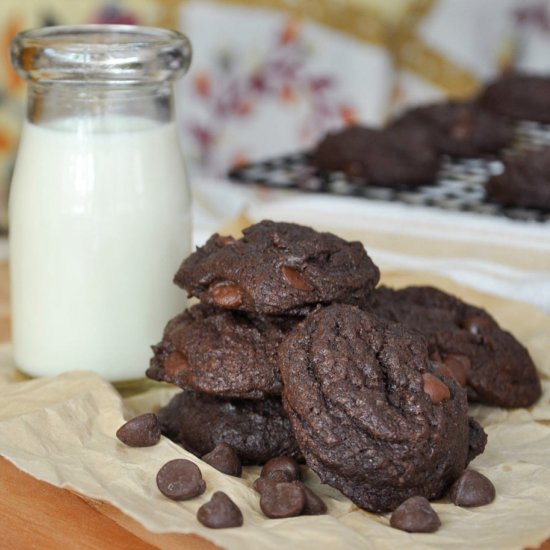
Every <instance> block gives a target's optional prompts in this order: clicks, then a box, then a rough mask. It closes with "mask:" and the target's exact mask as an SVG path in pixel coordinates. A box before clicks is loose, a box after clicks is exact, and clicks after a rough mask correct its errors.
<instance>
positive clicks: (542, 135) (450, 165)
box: [229, 122, 550, 223]
mask: <svg viewBox="0 0 550 550" xmlns="http://www.w3.org/2000/svg"><path fill="white" fill-rule="evenodd" d="M543 146H550V125H549V124H546V125H545V124H540V123H536V122H522V123H520V124H519V125H518V128H517V138H516V142H515V144H514V146H513V148H512V149H511V150H509V151H505V152H504V153H503V155H508V154H515V153H516V152H517V151H521V150H525V149H532V148H540V147H543ZM502 169H503V165H502V162H501V161H500V160H499V158H497V157H494V158H484V159H451V158H448V157H442V160H441V166H440V170H439V173H438V176H437V179H436V182H435V183H434V184H432V185H424V186H420V187H414V188H411V187H405V186H404V187H401V188H398V187H392V188H390V187H382V186H375V185H370V184H368V182H365V181H364V180H360V179H351V178H349V177H347V176H346V175H345V174H343V173H340V172H321V171H319V170H317V168H315V167H314V166H312V164H311V155H310V154H309V153H307V152H300V153H295V154H291V155H286V156H282V157H277V158H273V159H268V160H266V161H263V162H256V163H253V164H248V165H246V166H244V167H242V168H238V169H235V170H232V171H231V172H230V173H229V177H230V178H231V179H232V180H234V181H237V182H241V183H245V184H259V185H263V186H266V187H270V188H278V189H297V190H300V191H305V192H310V193H328V194H331V195H341V196H354V197H364V198H368V199H374V200H381V201H389V202H401V203H405V204H411V205H416V206H429V207H435V208H442V209H446V210H454V211H460V212H476V213H479V214H485V215H490V216H501V217H507V218H512V219H515V220H524V221H534V222H540V223H548V222H550V211H545V210H539V209H534V208H516V207H509V206H502V205H499V204H496V203H492V202H489V201H487V200H486V199H485V184H486V183H487V180H488V179H489V177H490V176H492V175H496V174H499V173H500V172H501V171H502Z"/></svg>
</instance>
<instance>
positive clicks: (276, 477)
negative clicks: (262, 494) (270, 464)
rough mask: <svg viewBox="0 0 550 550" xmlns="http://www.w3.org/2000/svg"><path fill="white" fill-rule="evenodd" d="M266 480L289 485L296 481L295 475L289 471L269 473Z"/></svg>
mask: <svg viewBox="0 0 550 550" xmlns="http://www.w3.org/2000/svg"><path fill="white" fill-rule="evenodd" d="M264 478H265V479H270V480H271V481H275V483H288V482H290V481H294V480H295V479H296V478H295V477H294V475H293V474H292V473H291V472H289V471H287V470H273V471H271V472H268V473H267V475H265V476H264Z"/></svg>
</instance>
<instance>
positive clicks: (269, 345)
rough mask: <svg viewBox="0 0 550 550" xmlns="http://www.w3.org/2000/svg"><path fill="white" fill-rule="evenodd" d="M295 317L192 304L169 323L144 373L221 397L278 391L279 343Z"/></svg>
mask: <svg viewBox="0 0 550 550" xmlns="http://www.w3.org/2000/svg"><path fill="white" fill-rule="evenodd" d="M297 320H299V318H298V317H284V318H283V317H265V316H258V315H247V314H244V313H240V312H235V311H227V310H223V309H219V308H213V307H211V306H205V305H203V304H196V305H194V306H193V307H191V308H190V309H188V310H187V311H184V312H183V313H182V314H180V315H178V316H177V317H175V318H174V319H172V320H171V321H170V322H169V323H168V325H167V326H166V329H165V331H164V336H163V339H162V342H160V344H158V345H156V346H153V351H154V357H153V358H152V359H151V365H150V367H149V369H148V370H147V373H146V374H147V376H148V377H149V378H152V379H154V380H160V381H164V382H170V383H172V384H176V385H177V386H179V387H180V388H183V389H189V390H193V391H198V392H202V393H208V394H215V395H218V396H222V397H237V398H246V399H261V398H263V397H264V396H265V395H280V393H281V376H280V374H279V368H278V366H277V363H276V362H277V348H278V346H279V344H280V342H281V340H282V339H283V338H284V336H285V334H286V333H287V332H288V331H289V330H290V328H292V327H293V326H294V324H295V323H296V322H297Z"/></svg>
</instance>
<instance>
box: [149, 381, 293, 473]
mask: <svg viewBox="0 0 550 550" xmlns="http://www.w3.org/2000/svg"><path fill="white" fill-rule="evenodd" d="M159 420H160V422H161V425H162V433H163V434H164V435H165V436H166V437H168V438H169V439H171V440H172V441H174V442H176V443H179V444H180V445H182V446H183V447H184V448H185V449H187V450H188V451H189V452H191V453H193V454H194V455H196V456H198V457H201V456H204V455H205V454H207V453H209V452H211V451H212V450H213V449H214V448H215V447H216V445H218V444H219V443H227V444H228V445H231V447H233V449H234V450H235V451H236V453H237V455H238V456H239V458H240V459H241V460H242V461H243V462H244V463H248V464H264V463H265V462H267V461H268V460H269V459H270V458H274V457H277V456H281V455H286V456H290V457H294V458H296V459H298V460H302V455H301V453H300V450H299V449H298V445H297V444H296V440H295V439H294V434H293V433H292V428H291V426H290V421H289V420H288V418H287V416H286V414H285V412H284V410H283V406H282V403H281V400H280V399H277V398H266V399H264V400H262V401H249V400H244V399H243V400H239V399H231V400H229V399H221V398H219V397H214V396H208V395H200V394H195V393H192V392H182V393H179V394H178V395H176V396H175V397H173V398H172V400H171V401H170V403H168V405H166V406H165V407H163V408H162V409H161V410H160V412H159Z"/></svg>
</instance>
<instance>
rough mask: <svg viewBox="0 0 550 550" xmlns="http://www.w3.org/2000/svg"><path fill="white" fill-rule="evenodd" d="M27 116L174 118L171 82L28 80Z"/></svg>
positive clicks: (50, 121) (37, 119) (53, 121)
mask: <svg viewBox="0 0 550 550" xmlns="http://www.w3.org/2000/svg"><path fill="white" fill-rule="evenodd" d="M27 98H28V99H27V120H28V121H29V122H31V123H33V124H37V125H45V126H49V125H57V124H62V123H63V120H65V119H86V120H94V119H95V120H96V121H97V124H99V125H101V124H104V125H106V127H110V126H112V124H109V121H115V120H121V119H136V120H138V119H144V120H146V121H147V122H150V123H158V124H163V123H167V122H171V121H173V120H174V100H173V90H172V85H171V84H169V83H164V84H162V85H158V84H157V85H155V86H148V85H139V86H132V87H126V88H117V87H112V86H110V87H108V86H89V85H86V84H74V83H71V84H63V83H61V82H56V83H53V84H52V83H50V84H40V83H32V82H29V88H28V94H27Z"/></svg>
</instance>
